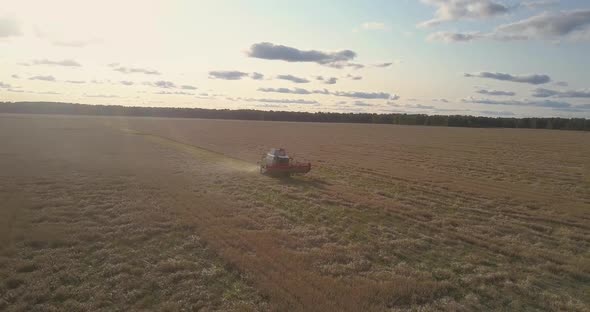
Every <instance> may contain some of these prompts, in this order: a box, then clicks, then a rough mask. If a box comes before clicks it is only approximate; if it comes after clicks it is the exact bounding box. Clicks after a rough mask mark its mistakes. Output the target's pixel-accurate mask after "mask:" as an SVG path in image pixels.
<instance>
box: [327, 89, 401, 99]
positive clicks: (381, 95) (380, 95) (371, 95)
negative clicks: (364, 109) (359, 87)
mask: <svg viewBox="0 0 590 312" xmlns="http://www.w3.org/2000/svg"><path fill="white" fill-rule="evenodd" d="M331 94H333V95H336V96H346V97H351V98H359V99H386V100H387V99H389V98H391V94H389V93H386V92H345V91H335V92H332V93H331ZM394 97H395V95H394Z"/></svg>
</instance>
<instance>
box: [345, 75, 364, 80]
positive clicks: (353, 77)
mask: <svg viewBox="0 0 590 312" xmlns="http://www.w3.org/2000/svg"><path fill="white" fill-rule="evenodd" d="M346 78H349V79H351V80H361V79H363V77H362V76H354V75H351V74H348V75H346Z"/></svg>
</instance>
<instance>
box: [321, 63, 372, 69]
mask: <svg viewBox="0 0 590 312" xmlns="http://www.w3.org/2000/svg"><path fill="white" fill-rule="evenodd" d="M328 66H330V67H334V68H338V69H340V68H344V67H350V68H352V69H361V68H364V67H365V65H363V64H357V63H330V64H328Z"/></svg>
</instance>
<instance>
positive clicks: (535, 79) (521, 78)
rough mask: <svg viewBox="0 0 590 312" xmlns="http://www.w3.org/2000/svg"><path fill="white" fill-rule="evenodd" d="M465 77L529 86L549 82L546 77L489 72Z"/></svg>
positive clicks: (548, 78) (549, 79)
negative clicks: (526, 84)
mask: <svg viewBox="0 0 590 312" xmlns="http://www.w3.org/2000/svg"><path fill="white" fill-rule="evenodd" d="M464 76H465V77H478V78H487V79H495V80H502V81H512V82H520V83H529V84H535V85H536V84H544V83H548V82H550V81H551V78H550V77H549V76H547V75H538V74H534V75H510V74H504V73H490V72H480V73H475V74H468V73H466V74H464Z"/></svg>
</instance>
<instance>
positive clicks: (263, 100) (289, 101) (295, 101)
mask: <svg viewBox="0 0 590 312" xmlns="http://www.w3.org/2000/svg"><path fill="white" fill-rule="evenodd" d="M228 100H230V101H246V102H261V103H279V104H318V102H317V101H310V100H303V99H266V98H241V97H238V98H228Z"/></svg>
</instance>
